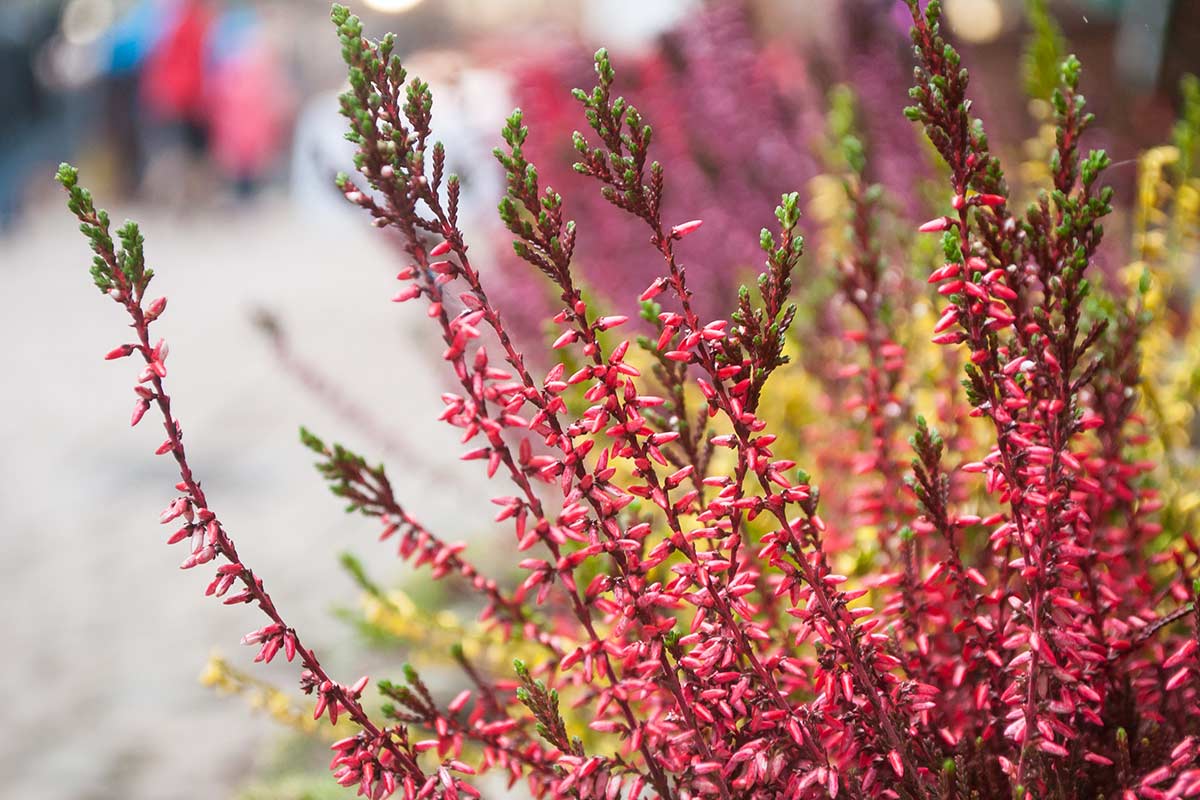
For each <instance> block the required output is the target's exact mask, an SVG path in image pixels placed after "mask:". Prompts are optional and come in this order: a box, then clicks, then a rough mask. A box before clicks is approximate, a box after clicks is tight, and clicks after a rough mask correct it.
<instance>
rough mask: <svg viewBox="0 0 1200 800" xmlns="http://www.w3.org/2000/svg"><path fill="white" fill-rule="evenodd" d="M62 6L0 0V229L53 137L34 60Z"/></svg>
mask: <svg viewBox="0 0 1200 800" xmlns="http://www.w3.org/2000/svg"><path fill="white" fill-rule="evenodd" d="M61 7H62V4H61V3H58V2H52V3H45V2H33V1H32V0H25V1H24V2H21V1H20V0H18V1H17V2H12V0H5V2H0V231H3V230H4V229H5V228H7V227H8V226H9V225H11V224H12V222H13V221H14V220H15V218H16V215H17V212H18V210H19V208H20V198H21V194H22V190H23V187H24V186H25V184H26V182H27V180H28V179H29V176H30V173H31V171H32V170H33V169H34V168H35V165H36V164H37V163H40V160H41V159H42V158H43V157H44V156H46V155H47V154H46V152H45V151H46V145H47V143H48V142H50V141H53V139H54V137H55V133H54V130H53V128H54V126H53V124H52V120H51V119H50V118H51V117H52V116H53V113H54V110H55V105H54V102H53V97H52V96H51V93H50V92H48V91H47V88H46V86H45V85H44V83H43V82H42V81H41V80H40V78H39V77H38V74H37V69H36V64H37V60H38V58H39V57H40V55H41V53H42V52H43V50H44V48H45V46H46V44H47V42H49V41H50V40H51V39H52V38H53V36H54V34H55V31H56V30H57V29H58V17H59V14H60V13H61Z"/></svg>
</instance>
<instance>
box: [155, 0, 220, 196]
mask: <svg viewBox="0 0 1200 800" xmlns="http://www.w3.org/2000/svg"><path fill="white" fill-rule="evenodd" d="M166 9H167V10H166V24H165V26H164V29H163V33H162V36H160V37H159V38H158V40H157V41H156V42H155V44H154V47H153V48H152V49H151V51H150V52H149V54H148V55H147V57H146V60H145V63H144V64H143V66H142V70H141V81H140V87H139V88H140V92H141V101H142V103H143V104H144V107H145V110H146V112H147V114H146V117H147V124H148V128H149V129H148V130H147V135H148V140H149V144H150V145H151V147H153V148H154V149H155V151H156V152H155V153H153V154H152V156H151V159H150V161H149V163H148V165H147V170H148V174H149V177H148V183H149V184H150V185H149V187H147V188H150V189H163V190H166V189H167V187H169V191H167V194H166V196H165V197H163V198H162V199H164V200H168V201H174V202H180V203H181V204H183V205H186V204H188V202H189V200H190V196H192V195H195V194H196V185H197V184H198V183H202V182H203V181H204V179H205V178H206V176H205V175H204V173H203V170H201V169H198V166H199V165H200V164H201V163H202V162H203V160H204V159H205V157H206V155H207V153H208V145H209V133H210V130H209V118H208V96H207V89H208V87H207V82H206V66H207V64H206V54H207V47H208V41H209V33H210V30H211V28H212V26H213V23H214V21H215V19H216V13H215V10H214V8H213V5H212V3H211V2H209V0H172V2H169V3H168V4H167V5H166Z"/></svg>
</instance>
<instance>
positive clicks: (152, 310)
mask: <svg viewBox="0 0 1200 800" xmlns="http://www.w3.org/2000/svg"><path fill="white" fill-rule="evenodd" d="M166 309H167V298H165V297H160V298H158V299H157V300H155V301H154V302H152V303H151V304H150V307H149V308H147V309H146V321H147V322H152V321H153V320H156V319H158V317H159V315H160V314H162V313H163V311H166Z"/></svg>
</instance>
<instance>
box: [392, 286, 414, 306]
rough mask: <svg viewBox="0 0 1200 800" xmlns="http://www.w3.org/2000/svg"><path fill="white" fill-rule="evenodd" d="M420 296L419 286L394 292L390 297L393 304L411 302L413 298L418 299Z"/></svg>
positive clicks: (406, 287) (407, 287)
mask: <svg viewBox="0 0 1200 800" xmlns="http://www.w3.org/2000/svg"><path fill="white" fill-rule="evenodd" d="M420 294H421V287H420V286H415V285H414V286H405V287H404V288H403V289H401V290H400V291H398V292H396V294H395V296H393V297H392V302H393V303H403V302H405V301H407V300H412V299H413V298H414V297H419V296H420Z"/></svg>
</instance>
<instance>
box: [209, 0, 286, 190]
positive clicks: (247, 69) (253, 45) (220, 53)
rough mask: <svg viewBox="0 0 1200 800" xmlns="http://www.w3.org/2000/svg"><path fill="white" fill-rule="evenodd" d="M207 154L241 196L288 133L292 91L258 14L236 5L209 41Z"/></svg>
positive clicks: (215, 27)
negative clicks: (208, 137) (208, 150)
mask: <svg viewBox="0 0 1200 800" xmlns="http://www.w3.org/2000/svg"><path fill="white" fill-rule="evenodd" d="M207 50H208V68H209V70H210V72H209V81H208V84H209V85H208V98H207V100H208V109H207V110H208V124H209V132H210V140H209V145H210V153H211V156H212V158H213V160H214V162H215V164H216V166H217V167H218V168H219V169H220V170H222V171H223V172H224V173H225V175H226V176H227V177H228V178H229V179H230V180H231V181H232V182H233V185H234V188H235V190H236V191H237V193H238V194H239V195H242V196H246V195H249V194H251V193H252V192H253V191H254V189H255V188H256V187H257V186H258V185H259V183H260V182H261V180H262V178H263V177H264V175H265V174H266V172H267V171H268V170H269V169H270V168H271V166H272V165H273V164H274V163H275V162H276V160H277V158H278V156H279V154H280V152H281V151H282V149H283V147H284V142H285V139H286V137H287V124H288V121H289V118H290V116H291V111H292V103H293V101H292V92H291V88H290V85H289V82H288V76H287V74H286V73H285V71H284V69H283V66H282V64H281V61H280V58H279V55H278V52H277V51H276V49H275V48H274V46H273V45H272V43H271V41H270V39H269V37H268V35H267V31H266V30H265V28H264V26H263V24H262V20H261V19H260V18H259V16H258V13H257V12H256V11H255V10H254V9H253V8H251V7H249V6H246V5H241V4H235V5H234V6H232V7H231V8H228V9H226V10H225V11H224V12H223V13H222V14H221V15H220V16H219V17H218V18H217V20H216V23H215V24H214V25H213V26H212V29H211V32H210V40H209V42H208V48H207Z"/></svg>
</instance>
